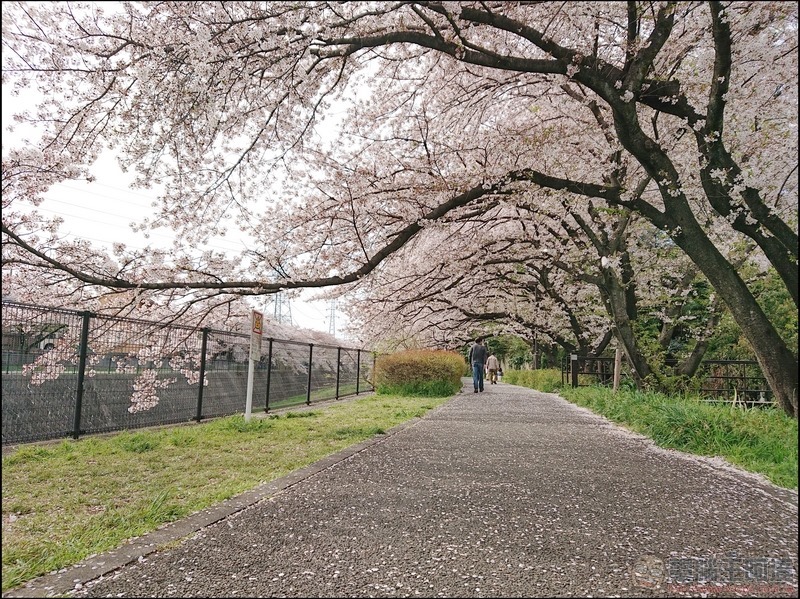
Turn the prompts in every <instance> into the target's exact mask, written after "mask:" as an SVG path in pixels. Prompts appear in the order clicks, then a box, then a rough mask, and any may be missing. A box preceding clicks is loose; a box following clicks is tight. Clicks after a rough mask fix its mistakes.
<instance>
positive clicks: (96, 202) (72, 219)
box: [2, 86, 345, 338]
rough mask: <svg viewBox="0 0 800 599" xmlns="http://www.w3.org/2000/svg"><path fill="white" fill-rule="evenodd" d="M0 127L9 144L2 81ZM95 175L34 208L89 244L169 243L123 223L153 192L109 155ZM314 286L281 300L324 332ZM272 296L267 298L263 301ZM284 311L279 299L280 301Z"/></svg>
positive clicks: (265, 303)
mask: <svg viewBox="0 0 800 599" xmlns="http://www.w3.org/2000/svg"><path fill="white" fill-rule="evenodd" d="M2 99H3V102H2V130H3V146H4V147H5V146H10V145H13V139H14V138H15V137H18V136H17V135H16V134H14V135H13V136H12V134H9V133H8V132H7V130H6V129H7V126H8V124H9V123H10V122H11V115H12V114H13V113H14V107H15V106H19V105H20V100H19V98H13V97H11V95H10V94H9V93H7V89H6V88H5V86H4V87H3V93H2ZM92 170H93V172H94V174H95V175H96V177H97V180H96V181H95V182H93V183H87V182H85V181H65V182H63V183H59V184H57V185H54V186H53V188H52V189H51V190H50V191H49V192H48V193H47V195H46V196H45V198H46V199H45V201H44V202H43V203H42V204H41V205H40V206H39V207H37V208H36V209H37V210H38V211H39V212H41V213H42V214H45V215H51V214H55V215H58V216H60V217H61V218H63V219H64V224H63V225H62V226H61V232H62V233H63V234H65V235H67V236H71V237H74V238H82V239H86V240H88V241H90V242H91V243H92V244H93V245H97V246H106V247H110V245H111V244H112V243H114V242H121V243H124V244H125V245H126V246H128V247H131V248H141V249H144V248H146V247H148V245H150V246H154V245H161V246H169V245H170V242H171V236H170V231H169V230H166V229H164V230H163V231H162V232H151V233H150V234H149V235H150V237H149V239H148V238H145V237H144V234H143V233H134V232H133V231H131V228H130V226H129V224H130V223H131V222H134V221H139V220H141V218H142V217H143V216H146V215H147V214H148V213H149V212H151V211H152V210H153V208H152V205H151V204H152V202H153V201H155V197H156V194H155V193H148V192H147V191H145V190H139V189H131V188H130V187H129V186H128V184H129V182H130V181H131V180H132V178H133V177H132V175H130V174H126V173H123V172H122V171H121V170H120V169H119V167H118V165H117V163H116V161H115V160H114V158H113V156H104V157H101V158H100V159H99V160H98V162H97V163H96V164H95V165H94V167H93V169H92ZM209 247H210V248H212V249H215V250H217V251H237V250H239V249H241V244H240V243H237V241H236V240H235V239H232V238H226V239H218V240H216V241H214V242H212V243H211V244H210V245H209ZM314 293H315V291H313V290H307V291H304V292H302V294H301V297H300V299H291V300H287V301H288V302H289V309H290V312H291V316H292V323H293V324H294V326H296V327H300V328H306V329H312V330H316V331H322V332H325V333H328V332H330V312H331V306H330V303H329V302H327V301H313V300H311V299H310V297H311V296H313V295H314ZM269 302H273V303H269ZM254 303H255V304H256V305H254V308H256V309H258V310H260V311H262V312H264V315H265V316H267V317H272V316H273V314H274V312H275V310H274V300H273V298H272V297H267V298H263V299H261V298H260V299H257V300H254ZM281 307H282V309H283V310H282V311H283V312H284V313H285V304H282V306H281ZM344 324H345V317H344V314H341V313H340V312H338V311H337V312H336V313H335V316H334V325H335V331H334V333H335V334H337V336H339V337H340V338H341V337H342V335H341V334H339V331H341V330H342V329H343V326H344Z"/></svg>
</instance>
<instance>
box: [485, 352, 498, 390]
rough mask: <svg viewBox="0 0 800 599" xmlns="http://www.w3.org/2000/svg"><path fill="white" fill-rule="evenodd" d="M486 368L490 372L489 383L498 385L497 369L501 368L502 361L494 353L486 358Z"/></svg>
mask: <svg viewBox="0 0 800 599" xmlns="http://www.w3.org/2000/svg"><path fill="white" fill-rule="evenodd" d="M486 370H487V371H488V372H489V384H490V385H496V384H497V371H498V370H500V361H499V360H498V359H497V356H495V355H494V353H492V354H491V355H490V356H489V357H488V358H487V359H486Z"/></svg>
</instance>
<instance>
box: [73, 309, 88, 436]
mask: <svg viewBox="0 0 800 599" xmlns="http://www.w3.org/2000/svg"><path fill="white" fill-rule="evenodd" d="M80 314H81V317H82V318H83V323H82V326H81V340H80V345H79V346H78V356H79V358H78V360H79V361H78V388H77V390H76V391H75V419H74V421H73V423H72V438H73V439H77V438H78V437H79V436H80V434H81V406H82V404H83V380H84V377H85V376H86V354H87V353H88V351H89V320H90V319H91V317H92V313H91V312H81V313H80Z"/></svg>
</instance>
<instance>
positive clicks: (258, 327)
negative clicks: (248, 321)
mask: <svg viewBox="0 0 800 599" xmlns="http://www.w3.org/2000/svg"><path fill="white" fill-rule="evenodd" d="M263 331H264V315H263V314H261V312H256V311H255V310H253V332H254V333H255V334H256V335H261V334H262V333H263Z"/></svg>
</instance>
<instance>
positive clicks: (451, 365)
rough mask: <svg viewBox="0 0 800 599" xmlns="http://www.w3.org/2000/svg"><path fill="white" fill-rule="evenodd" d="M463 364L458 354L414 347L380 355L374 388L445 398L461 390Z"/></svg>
mask: <svg viewBox="0 0 800 599" xmlns="http://www.w3.org/2000/svg"><path fill="white" fill-rule="evenodd" d="M465 369H466V364H465V362H464V357H463V356H462V355H461V354H458V353H455V352H451V351H443V350H428V349H416V350H408V351H403V352H398V353H395V354H391V355H386V356H380V357H379V358H378V359H377V360H376V362H375V391H376V392H377V393H380V394H383V395H405V396H412V397H446V396H449V395H454V394H456V393H458V392H459V391H460V390H461V387H462V384H461V377H463V376H464V372H465Z"/></svg>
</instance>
